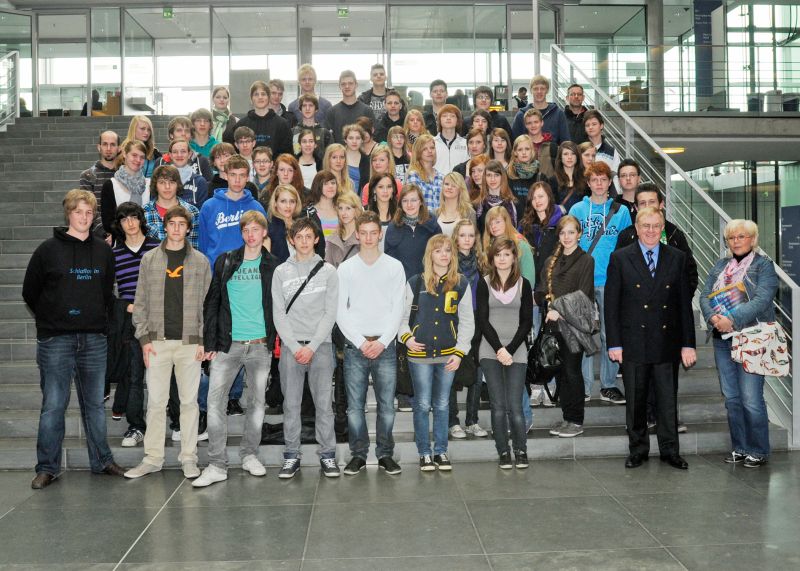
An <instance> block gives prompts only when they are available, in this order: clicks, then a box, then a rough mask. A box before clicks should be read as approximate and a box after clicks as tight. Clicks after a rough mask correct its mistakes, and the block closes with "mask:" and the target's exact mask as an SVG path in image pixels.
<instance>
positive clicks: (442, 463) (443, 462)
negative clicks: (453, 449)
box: [433, 453, 453, 472]
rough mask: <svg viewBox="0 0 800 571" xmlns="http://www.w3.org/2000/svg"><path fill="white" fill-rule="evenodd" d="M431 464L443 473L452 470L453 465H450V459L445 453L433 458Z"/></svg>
mask: <svg viewBox="0 0 800 571" xmlns="http://www.w3.org/2000/svg"><path fill="white" fill-rule="evenodd" d="M433 463H434V464H436V466H437V467H438V468H439V470H442V471H443V472H449V471H450V470H452V469H453V464H451V463H450V458H449V457H448V456H447V453H443V454H437V455H436V456H434V457H433Z"/></svg>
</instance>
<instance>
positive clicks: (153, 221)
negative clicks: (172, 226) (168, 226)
mask: <svg viewBox="0 0 800 571" xmlns="http://www.w3.org/2000/svg"><path fill="white" fill-rule="evenodd" d="M178 204H179V205H181V206H183V207H184V208H185V209H186V210H188V211H189V212H190V213H191V214H192V231H191V232H190V233H189V243H190V244H191V245H192V248H197V227H198V220H199V219H200V211H199V210H198V209H197V207H196V206H193V205H191V204H189V203H188V202H186V201H185V200H183V199H182V198H179V199H178ZM144 219H145V220H146V221H147V235H148V236H150V237H152V238H155V239H156V240H158V241H159V242H163V241H164V239H165V238H166V237H167V231H166V230H165V229H164V219H163V218H162V217H161V216H160V215H159V214H158V209H157V208H156V201H155V200H151V201H150V202H148V203H147V204H145V205H144Z"/></svg>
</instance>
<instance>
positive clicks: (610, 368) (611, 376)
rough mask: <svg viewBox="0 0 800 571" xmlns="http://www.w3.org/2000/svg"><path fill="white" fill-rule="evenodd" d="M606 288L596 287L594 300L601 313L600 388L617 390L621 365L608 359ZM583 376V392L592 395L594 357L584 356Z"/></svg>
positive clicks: (582, 364)
mask: <svg viewBox="0 0 800 571" xmlns="http://www.w3.org/2000/svg"><path fill="white" fill-rule="evenodd" d="M604 292H605V287H598V286H595V288H594V299H595V301H597V309H598V311H599V312H600V343H601V347H600V355H599V357H600V388H601V389H614V388H617V371H618V370H619V363H615V362H614V361H612V360H611V359H609V358H608V347H607V346H606V319H605V317H604V316H603V307H604V305H605V303H604ZM581 374H582V375H583V390H584V393H585V394H587V395H590V394H592V385H593V384H594V356H593V355H590V356H587V355H584V356H583V362H582V363H581Z"/></svg>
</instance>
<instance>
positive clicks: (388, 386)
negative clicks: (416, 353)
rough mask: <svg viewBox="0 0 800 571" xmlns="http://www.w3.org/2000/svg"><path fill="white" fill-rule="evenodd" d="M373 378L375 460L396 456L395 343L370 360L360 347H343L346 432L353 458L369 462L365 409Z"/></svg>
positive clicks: (347, 345)
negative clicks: (393, 430) (375, 416)
mask: <svg viewBox="0 0 800 571" xmlns="http://www.w3.org/2000/svg"><path fill="white" fill-rule="evenodd" d="M370 374H372V388H373V389H374V391H375V400H376V401H377V403H378V419H377V426H376V433H375V456H376V457H377V458H378V459H380V458H383V457H385V456H391V455H392V454H393V453H394V437H393V436H392V428H393V427H394V391H395V387H396V386H397V353H396V350H395V341H392V342H391V343H389V346H388V347H386V349H384V350H383V353H381V354H380V355H378V358H377V359H367V358H366V357H365V356H364V355H363V354H362V353H361V350H360V349H359V348H358V347H354V346H353V345H352V344H350V343H349V342H348V343H345V345H344V387H345V390H346V391H347V429H348V432H349V439H350V454H351V455H352V456H353V457H354V458H355V457H358V458H363V459H364V460H366V459H367V453H368V452H369V432H368V431H367V417H366V414H364V406H365V405H366V403H367V387H368V386H369V376H370Z"/></svg>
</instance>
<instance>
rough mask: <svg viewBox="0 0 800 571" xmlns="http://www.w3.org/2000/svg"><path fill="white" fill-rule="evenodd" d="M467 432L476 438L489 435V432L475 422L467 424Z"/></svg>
mask: <svg viewBox="0 0 800 571" xmlns="http://www.w3.org/2000/svg"><path fill="white" fill-rule="evenodd" d="M467 434H471V435H472V436H475V437H477V438H485V437H487V436H489V433H488V432H486V430H485V429H484V428H483V427H482V426H481V425H480V424H478V423H477V422H476V423H475V424H469V425H467Z"/></svg>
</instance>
